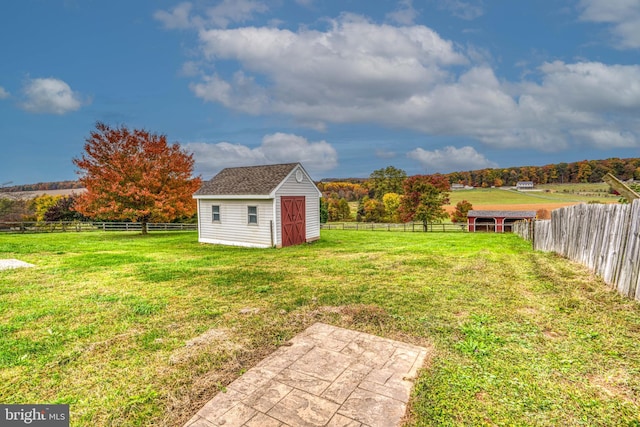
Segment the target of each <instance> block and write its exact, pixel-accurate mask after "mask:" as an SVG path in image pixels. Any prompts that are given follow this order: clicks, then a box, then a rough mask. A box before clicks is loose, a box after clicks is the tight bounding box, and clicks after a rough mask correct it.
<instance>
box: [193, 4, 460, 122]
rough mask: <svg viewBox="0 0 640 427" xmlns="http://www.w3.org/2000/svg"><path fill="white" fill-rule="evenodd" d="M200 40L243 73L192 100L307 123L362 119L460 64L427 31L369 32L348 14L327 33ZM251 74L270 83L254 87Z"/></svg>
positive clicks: (232, 33)
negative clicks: (289, 117) (200, 99)
mask: <svg viewBox="0 0 640 427" xmlns="http://www.w3.org/2000/svg"><path fill="white" fill-rule="evenodd" d="M200 40H201V42H202V51H203V54H204V56H205V58H207V59H209V60H213V61H215V60H218V59H220V60H224V59H229V60H235V61H238V62H240V63H241V64H242V67H243V72H242V74H241V75H238V73H236V74H235V75H234V76H233V77H232V78H231V79H226V80H225V79H223V77H222V76H219V75H214V76H209V77H207V78H205V79H203V81H202V82H201V83H197V84H194V85H192V90H193V91H194V93H195V94H196V95H197V96H198V97H201V98H203V99H205V100H207V101H214V102H221V103H223V105H225V106H228V107H229V108H234V109H237V110H240V111H245V112H250V113H252V114H261V113H267V112H280V113H285V114H290V115H293V116H294V117H296V118H297V119H298V120H300V121H303V122H304V121H307V122H312V123H317V122H324V121H328V122H350V121H362V120H368V119H369V118H370V117H372V115H375V114H381V113H383V110H385V109H387V108H394V106H395V105H397V104H398V103H403V102H405V101H406V100H407V99H409V98H411V96H413V94H414V93H415V92H416V90H424V89H428V88H429V87H433V85H434V84H436V83H438V82H442V81H444V80H446V79H447V78H448V77H449V76H448V73H447V72H446V71H443V69H442V68H441V67H442V66H443V65H461V64H465V63H466V61H467V59H466V58H465V56H464V55H463V54H461V53H459V52H457V51H456V50H455V49H454V47H453V43H451V42H448V41H445V40H443V39H442V38H440V37H439V36H438V34H437V33H435V32H434V31H432V30H430V29H429V28H427V27H424V26H411V27H394V26H390V25H375V24H372V23H370V22H368V21H367V20H365V19H364V18H362V17H358V16H354V15H343V16H342V17H341V18H340V19H338V20H335V21H332V23H331V28H330V29H329V30H327V31H326V32H321V31H313V30H304V29H302V30H299V31H298V32H292V31H289V30H286V29H277V28H265V27H261V28H256V27H244V28H236V29H230V30H220V29H216V30H208V31H201V32H200ZM250 73H252V74H255V75H259V76H263V77H265V79H263V80H266V81H268V82H269V83H268V84H262V85H258V84H256V83H255V80H253V79H251V78H250V77H249V75H250ZM245 98H247V99H245Z"/></svg>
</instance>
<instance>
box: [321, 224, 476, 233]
mask: <svg viewBox="0 0 640 427" xmlns="http://www.w3.org/2000/svg"><path fill="white" fill-rule="evenodd" d="M320 228H321V229H323V230H355V231H405V232H416V233H417V232H420V233H422V232H429V233H430V232H441V233H442V232H461V231H467V230H468V225H467V223H466V222H460V223H453V222H433V223H429V224H427V227H426V228H425V227H424V225H423V224H422V223H421V222H406V223H378V222H331V223H326V224H320Z"/></svg>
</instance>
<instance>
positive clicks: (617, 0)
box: [580, 0, 640, 49]
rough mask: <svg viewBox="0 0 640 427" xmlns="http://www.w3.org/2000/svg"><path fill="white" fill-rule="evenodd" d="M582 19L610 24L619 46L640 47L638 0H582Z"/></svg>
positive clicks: (627, 47) (639, 7) (625, 47)
mask: <svg viewBox="0 0 640 427" xmlns="http://www.w3.org/2000/svg"><path fill="white" fill-rule="evenodd" d="M580 8H581V9H582V13H581V15H580V19H581V20H583V21H588V22H597V23H602V24H610V25H611V32H612V33H613V35H614V37H615V38H616V39H617V43H619V44H618V46H617V47H619V48H622V49H638V48H640V2H638V1H637V0H581V1H580Z"/></svg>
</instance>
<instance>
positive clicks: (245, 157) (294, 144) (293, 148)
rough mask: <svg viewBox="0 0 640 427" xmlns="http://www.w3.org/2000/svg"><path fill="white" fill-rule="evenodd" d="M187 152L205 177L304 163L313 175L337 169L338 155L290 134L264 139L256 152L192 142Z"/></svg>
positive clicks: (327, 146)
mask: <svg viewBox="0 0 640 427" xmlns="http://www.w3.org/2000/svg"><path fill="white" fill-rule="evenodd" d="M185 148H186V149H187V150H188V151H191V152H193V153H194V157H195V160H196V170H197V171H198V172H199V173H202V174H203V175H205V174H206V175H211V174H214V173H216V172H218V171H220V170H221V169H223V168H226V167H234V166H247V165H260V164H277V163H290V162H301V163H302V164H304V167H305V169H307V170H308V171H309V172H310V173H314V172H323V171H328V170H331V169H333V168H335V167H336V166H337V165H338V154H337V152H336V150H335V148H333V147H332V146H331V144H329V143H328V142H326V141H317V142H309V141H308V140H307V139H306V138H304V137H301V136H298V135H293V134H287V133H275V134H271V135H265V136H264V138H263V139H262V144H261V145H260V146H259V147H256V148H251V147H248V146H246V145H241V144H231V143H229V142H219V143H215V144H213V143H204V142H192V143H188V144H185Z"/></svg>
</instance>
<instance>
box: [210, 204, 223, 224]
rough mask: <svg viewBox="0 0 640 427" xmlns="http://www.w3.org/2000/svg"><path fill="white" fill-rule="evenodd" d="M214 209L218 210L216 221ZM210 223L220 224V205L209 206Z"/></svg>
mask: <svg viewBox="0 0 640 427" xmlns="http://www.w3.org/2000/svg"><path fill="white" fill-rule="evenodd" d="M215 208H218V219H215V215H216V213H215ZM211 222H213V223H215V224H219V223H220V222H222V215H221V214H220V205H211Z"/></svg>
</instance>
